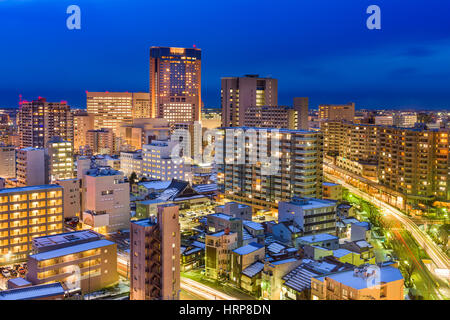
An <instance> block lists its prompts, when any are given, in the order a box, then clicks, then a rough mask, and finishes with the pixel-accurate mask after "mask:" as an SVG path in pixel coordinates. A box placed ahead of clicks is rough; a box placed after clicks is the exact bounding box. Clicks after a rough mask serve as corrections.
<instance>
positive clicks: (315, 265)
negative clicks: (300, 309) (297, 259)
mask: <svg viewBox="0 0 450 320" xmlns="http://www.w3.org/2000/svg"><path fill="white" fill-rule="evenodd" d="M353 267H354V266H352V265H350V264H347V263H341V262H339V261H337V260H335V259H334V258H331V257H326V258H324V259H322V260H321V261H314V260H310V259H303V260H302V264H301V265H299V266H298V267H296V268H295V269H293V270H292V271H291V272H289V273H287V274H286V275H285V276H283V278H282V280H284V283H283V285H282V288H281V293H280V299H281V300H310V299H311V279H312V278H314V277H318V276H322V275H326V274H332V273H334V272H338V271H344V270H353Z"/></svg>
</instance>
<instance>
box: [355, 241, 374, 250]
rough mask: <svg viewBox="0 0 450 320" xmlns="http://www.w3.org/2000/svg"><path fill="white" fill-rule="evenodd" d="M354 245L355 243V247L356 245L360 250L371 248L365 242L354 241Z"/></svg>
mask: <svg viewBox="0 0 450 320" xmlns="http://www.w3.org/2000/svg"><path fill="white" fill-rule="evenodd" d="M355 243H356V245H357V246H358V247H360V248H367V247H371V245H370V243H368V242H367V241H365V240H360V241H356V242H355Z"/></svg>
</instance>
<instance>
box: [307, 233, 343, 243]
mask: <svg viewBox="0 0 450 320" xmlns="http://www.w3.org/2000/svg"><path fill="white" fill-rule="evenodd" d="M336 239H339V238H338V237H336V236H333V235H332V234H329V233H319V234H313V235H310V236H304V237H300V238H298V240H299V241H302V242H309V243H315V242H321V241H327V240H336Z"/></svg>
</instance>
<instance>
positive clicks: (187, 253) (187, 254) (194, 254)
mask: <svg viewBox="0 0 450 320" xmlns="http://www.w3.org/2000/svg"><path fill="white" fill-rule="evenodd" d="M180 249H181V271H189V270H192V269H195V268H199V267H202V266H204V265H205V244H204V243H202V242H199V241H193V242H191V243H190V244H189V245H187V246H181V247H180Z"/></svg>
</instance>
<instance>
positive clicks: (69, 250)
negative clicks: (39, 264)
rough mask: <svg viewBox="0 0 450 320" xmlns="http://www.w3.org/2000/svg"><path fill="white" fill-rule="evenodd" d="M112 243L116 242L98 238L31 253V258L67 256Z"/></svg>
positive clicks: (46, 258)
mask: <svg viewBox="0 0 450 320" xmlns="http://www.w3.org/2000/svg"><path fill="white" fill-rule="evenodd" d="M112 244H114V242H112V241H109V240H97V241H92V242H87V243H82V244H77V245H74V246H70V247H66V248H62V249H56V250H51V251H47V252H42V253H37V254H32V255H30V258H32V259H35V260H38V261H43V260H48V259H53V258H57V257H62V256H66V255H69V254H73V253H79V252H83V251H87V250H91V249H97V248H102V247H105V246H109V245H112Z"/></svg>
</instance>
